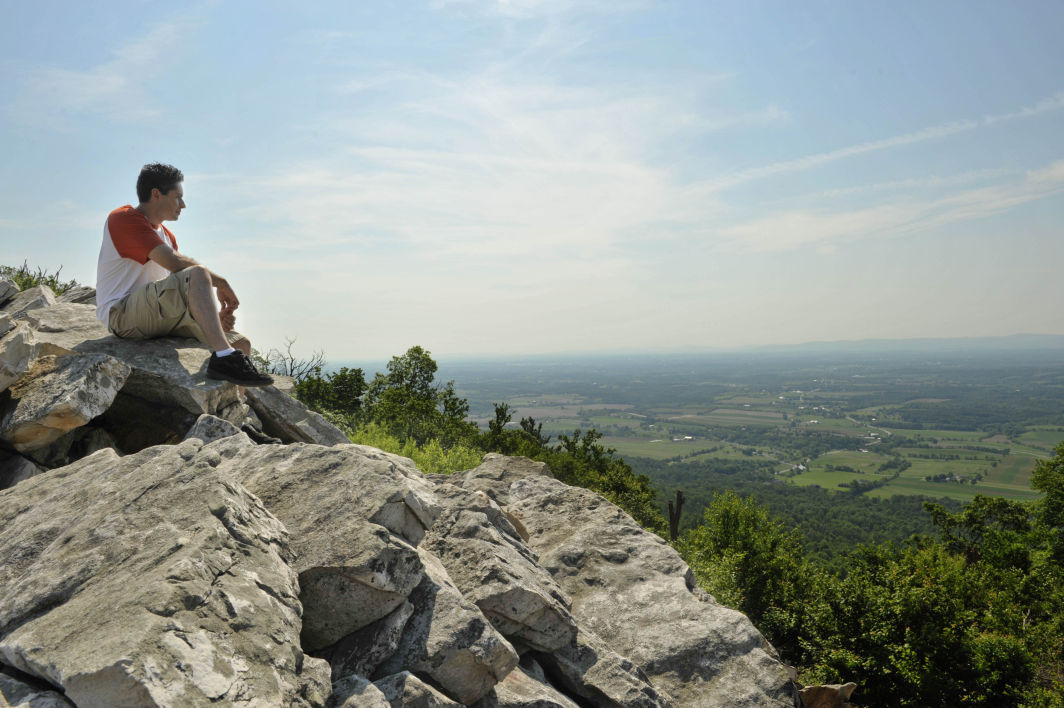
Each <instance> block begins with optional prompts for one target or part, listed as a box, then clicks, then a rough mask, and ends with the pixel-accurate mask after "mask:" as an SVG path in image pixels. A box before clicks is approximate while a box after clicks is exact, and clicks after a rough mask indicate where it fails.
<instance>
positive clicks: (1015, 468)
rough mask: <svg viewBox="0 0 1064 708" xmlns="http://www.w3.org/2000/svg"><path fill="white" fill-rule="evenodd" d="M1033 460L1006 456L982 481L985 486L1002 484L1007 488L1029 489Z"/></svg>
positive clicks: (1018, 456) (1024, 457) (1017, 456)
mask: <svg viewBox="0 0 1064 708" xmlns="http://www.w3.org/2000/svg"><path fill="white" fill-rule="evenodd" d="M1034 463H1035V460H1034V459H1033V458H1031V457H1026V456H1021V455H1008V456H1007V457H1003V458H1002V459H1001V461H1000V462H998V465H997V467H994V468H992V469H991V470H990V472H989V473H988V474H987V476H986V479H985V480H984V481H985V482H986V483H987V484H1003V485H1006V486H1009V487H1017V488H1020V489H1029V488H1030V486H1031V472H1033V471H1034Z"/></svg>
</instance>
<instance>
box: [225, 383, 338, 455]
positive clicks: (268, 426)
mask: <svg viewBox="0 0 1064 708" xmlns="http://www.w3.org/2000/svg"><path fill="white" fill-rule="evenodd" d="M246 396H247V401H248V403H249V404H250V405H251V407H252V409H254V411H255V413H256V414H257V415H258V416H259V419H260V420H261V421H262V430H263V431H264V432H265V433H267V434H269V435H273V436H274V437H278V438H280V439H281V440H283V441H285V442H286V443H294V442H303V443H315V444H318V445H346V444H348V443H350V442H351V441H350V440H348V439H347V435H345V434H344V431H342V430H340V429H339V428H337V427H336V426H335V425H333V424H332V423H330V422H329V421H327V420H325V418H323V417H322V416H321V415H320V414H318V413H315V412H314V411H312V410H308V409H307V407H306V406H304V405H303V404H302V403H300V402H299V401H297V400H296V399H294V398H292V397H291V396H289V395H288V394H285V393H281V392H280V391H279V390H277V388H276V387H275V386H262V387H260V388H249V389H248V390H247V392H246Z"/></svg>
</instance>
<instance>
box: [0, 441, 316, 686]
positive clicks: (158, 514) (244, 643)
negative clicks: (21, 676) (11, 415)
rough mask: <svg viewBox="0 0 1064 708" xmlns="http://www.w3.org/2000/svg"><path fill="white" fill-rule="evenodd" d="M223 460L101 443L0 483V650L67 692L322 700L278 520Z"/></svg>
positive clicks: (194, 445) (197, 451)
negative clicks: (125, 451) (14, 481)
mask: <svg viewBox="0 0 1064 708" xmlns="http://www.w3.org/2000/svg"><path fill="white" fill-rule="evenodd" d="M201 453H202V454H201ZM220 461H221V459H220V457H219V456H218V455H217V454H216V453H212V452H210V451H207V452H203V451H202V443H201V442H200V441H199V440H189V441H186V442H184V443H182V444H180V445H176V446H159V447H154V448H149V449H147V450H145V451H143V452H141V453H138V454H136V455H130V456H127V457H124V458H121V459H119V458H118V457H117V456H116V455H115V453H114V452H113V451H111V450H102V451H100V452H97V453H96V454H93V455H90V456H89V457H86V458H84V459H82V460H80V461H78V462H76V463H74V464H72V465H69V466H67V467H64V468H61V469H59V470H54V471H52V472H50V473H48V474H43V475H38V476H36V477H33V478H31V479H28V480H25V481H23V482H21V483H20V484H18V485H16V487H14V488H12V489H9V490H6V491H4V492H0V660H2V661H3V662H4V663H6V664H8V665H10V666H13V667H15V668H17V669H19V670H21V671H24V672H26V673H27V674H30V675H31V676H35V677H38V678H41V679H43V680H45V681H47V682H49V683H50V684H52V685H54V686H57V687H60V688H62V690H63V691H64V693H65V694H66V696H67V698H68V699H70V700H72V701H73V702H74V703H75V704H77V705H79V706H82V705H84V706H124V705H136V706H173V705H202V704H206V703H208V702H222V703H224V704H228V705H263V706H265V705H296V706H298V705H320V704H321V702H323V701H324V699H325V697H327V696H328V692H329V688H328V685H329V669H328V666H327V665H326V664H325V662H322V661H320V660H316V659H311V658H309V657H305V656H304V655H303V653H302V651H301V650H300V648H299V640H298V637H299V630H300V612H301V608H300V605H299V600H298V585H297V582H296V576H295V572H294V571H293V570H292V569H291V567H290V566H289V564H288V560H289V557H290V551H289V549H288V538H287V532H286V530H285V528H284V526H283V525H282V524H281V523H280V522H279V521H278V520H277V519H276V517H274V516H273V515H272V514H270V512H269V511H267V510H266V508H265V507H264V506H263V505H262V503H261V502H260V501H259V500H258V499H256V498H255V497H254V496H253V495H251V494H250V493H248V492H247V490H245V489H243V488H242V487H240V485H238V484H236V483H235V482H233V481H232V480H231V479H229V478H228V477H227V476H225V475H223V474H220V473H219V472H218V471H217V470H216V467H217V465H218V463H219V462H220Z"/></svg>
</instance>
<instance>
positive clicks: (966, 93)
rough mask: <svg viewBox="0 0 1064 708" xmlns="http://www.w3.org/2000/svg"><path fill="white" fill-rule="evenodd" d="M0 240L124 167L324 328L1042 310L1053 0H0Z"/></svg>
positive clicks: (901, 332)
mask: <svg viewBox="0 0 1064 708" xmlns="http://www.w3.org/2000/svg"><path fill="white" fill-rule="evenodd" d="M4 17H5V21H4V23H3V24H2V26H0V95H3V96H4V100H3V101H2V102H0V153H2V154H3V156H4V157H3V160H0V262H4V263H10V264H20V263H22V262H23V261H24V260H28V261H29V263H30V264H31V265H35V266H41V267H44V268H46V269H54V268H56V267H59V266H60V265H61V266H62V267H63V274H64V275H67V276H70V277H76V278H77V279H78V280H81V281H83V282H87V283H92V282H93V281H94V280H95V263H96V255H97V252H98V249H99V241H100V237H101V231H102V225H103V221H104V218H105V216H106V214H107V213H108V212H109V211H110V210H111V209H113V208H115V207H117V206H119V205H121V204H126V203H130V202H132V201H134V200H135V195H134V192H133V184H134V182H135V179H136V174H137V172H138V171H139V169H140V166H141V165H142V164H144V163H146V162H152V161H163V162H169V163H172V164H175V165H177V166H178V167H180V168H181V169H182V170H183V171H184V172H185V175H186V179H185V195H186V201H187V203H188V208H187V209H186V211H185V212H184V213H183V214H182V215H181V219H180V221H178V222H176V223H172V224H169V226H170V227H171V228H172V230H173V231H174V232H175V234H176V235H177V238H178V242H179V244H180V246H181V250H182V251H184V252H186V253H188V254H189V255H191V256H193V257H195V258H197V259H198V260H200V261H201V262H203V263H204V264H205V265H207V266H208V267H210V268H211V269H213V270H215V271H217V272H219V273H221V274H222V275H225V276H226V277H227V278H229V280H230V281H231V282H232V283H233V285H234V287H235V288H236V291H237V293H238V295H239V296H240V298H241V301H242V306H241V308H240V310H239V311H238V313H237V314H238V327H239V329H241V330H242V331H244V332H246V333H247V334H248V335H249V336H250V337H251V339H252V341H253V342H254V343H255V345H256V346H257V347H259V348H262V349H267V348H269V347H271V346H278V345H280V344H282V343H283V342H284V339H285V338H286V337H295V338H296V339H297V344H296V349H297V351H298V350H300V349H305V350H306V351H308V352H309V350H310V349H311V348H314V349H317V348H321V349H324V350H325V353H326V356H327V357H328V358H330V359H334V360H335V359H365V358H371V357H386V356H390V355H394V354H399V353H402V352H403V351H405V350H406V349H407V348H408V347H410V346H412V345H414V344H420V345H422V346H424V347H426V348H427V349H429V350H430V351H432V352H433V354H434V355H436V356H441V355H442V356H446V355H458V354H473V355H519V354H524V353H548V352H551V353H556V352H581V351H596V350H647V351H650V350H653V351H662V350H675V351H692V350H703V349H718V348H731V347H745V346H751V345H764V344H793V343H800V342H805V341H813V340H851V339H864V338H902V337H953V336H988V335H1007V334H1014V333H1021V332H1022V333H1028V332H1041V333H1064V318H1062V316H1061V314H1060V303H1061V302H1062V301H1064V298H1062V295H1064V278H1061V277H1059V272H1060V268H1061V265H1060V264H1061V263H1062V262H1064V239H1062V238H1061V235H1062V226H1061V222H1062V217H1064V78H1061V76H1062V73H1061V69H1062V68H1064V50H1062V49H1061V48H1060V47H1061V42H1060V41H1059V38H1060V37H1061V36H1064V4H1061V3H1059V2H1028V1H1021V2H1016V3H1002V2H972V1H967V2H946V1H936V2H932V3H928V2H897V3H881V2H876V3H873V2H843V1H841V0H839V1H835V2H815V1H811V2H800V3H799V2H790V1H780V2H750V1H745V2H640V1H638V0H630V1H629V0H612V1H609V2H606V1H601V2H600V1H598V0H588V1H587V2H565V1H563V0H510V1H503V0H430V1H428V2H303V3H292V2H283V3H282V2H255V3H252V2H239V1H233V2H220V1H219V2H200V3H169V4H167V3H162V4H160V3H148V2H106V3H83V2H77V3H75V2H49V1H48V0H42V1H38V2H34V3H23V2H19V3H16V2H6V3H4Z"/></svg>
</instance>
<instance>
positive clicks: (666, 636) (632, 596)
mask: <svg viewBox="0 0 1064 708" xmlns="http://www.w3.org/2000/svg"><path fill="white" fill-rule="evenodd" d="M508 494H509V498H510V505H509V507H508V510H509V511H510V512H511V513H512V514H514V515H515V516H516V517H518V518H519V519H520V520H521V522H522V523H523V524H524V526H525V528H526V529H527V530H528V533H529V545H530V546H531V547H532V549H533V551H535V552H536V553H537V554H538V555H539V559H540V563H541V564H542V565H543V566H544V567H545V568H546V569H547V570H548V571H549V572H550V573H551V574H552V575H553V576H554V579H555V580H556V581H557V582H558V584H559V585H560V586H561V587H562V589H563V590H565V592H566V593H567V594H568V595H569V596H570V597H571V598H572V607H571V611H572V614H573V617H574V618H575V619H576V621H577V623H578V624H579V625H580V626H581V628H585V629H587V630H590V632H592V633H594V634H595V635H597V636H598V637H600V638H601V639H602V640H603V641H604V642H605V643H606V644H607V645H608V646H609V647H610V648H612V649H613V650H614V651H616V652H618V653H620V654H621V655H623V656H625V657H627V658H629V659H631V660H632V661H633V662H634V663H635V664H636V665H638V666H639V667H640V668H641V669H642V670H643V671H644V672H645V673H646V674H647V675H648V676H649V677H650V680H651V681H652V682H653V683H654V685H655V686H658V687H659V688H661V689H663V690H664V692H666V693H668V694H669V695H671V697H672V698H673V700H675V701H676V703H677V704H678V705H700V706H701V705H706V706H709V705H727V706H767V705H776V706H794V705H797V704H798V703H797V701H798V698H797V692H796V686H795V685H794V684H793V682H792V681H791V678H790V675H789V673H788V671H787V668H786V667H785V666H784V665H783V664H782V663H781V662H780V661H779V659H778V658H777V656H776V654H775V651H774V650H773V648H772V647H771V646H770V645H769V644H768V642H767V641H766V640H765V639H764V637H762V636H761V634H760V633H759V632H758V631H757V629H755V628H754V626H753V624H752V623H751V622H750V620H749V619H748V618H747V617H746V616H745V615H743V614H742V613H740V612H737V611H735V610H730V609H728V608H726V607H723V606H722V605H719V604H717V603H716V602H715V601H714V600H713V599H712V598H711V597H710V596H709V595H707V594H706V593H704V592H702V591H701V590H699V589H698V588H697V587H696V586H695V584H694V579H693V574H692V572H691V570H690V569H689V568H688V567H687V565H686V564H685V563H684V562H683V560H682V559H681V558H680V556H679V554H678V553H677V552H676V551H675V550H674V549H672V548H671V547H670V546H669V545H668V544H667V543H665V541H663V540H662V539H661V538H659V537H658V536H656V535H654V534H652V533H649V532H647V531H644V530H643V529H642V528H641V527H640V526H639V525H638V524H637V523H636V522H635V521H634V520H633V519H632V518H631V517H630V516H628V515H627V514H625V513H624V512H623V511H621V509H619V508H618V507H617V506H615V505H613V504H611V503H610V502H608V501H606V500H605V499H604V498H602V497H601V496H599V495H598V494H595V493H593V492H590V491H588V490H586V489H580V488H576V487H569V486H567V485H565V484H563V483H561V482H559V481H557V480H554V479H550V478H548V477H543V476H527V475H526V476H521V477H520V478H518V479H517V480H516V481H515V482H513V484H512V485H510V487H509V490H508Z"/></svg>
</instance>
